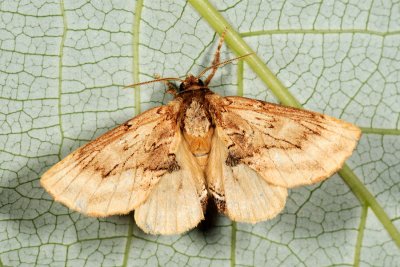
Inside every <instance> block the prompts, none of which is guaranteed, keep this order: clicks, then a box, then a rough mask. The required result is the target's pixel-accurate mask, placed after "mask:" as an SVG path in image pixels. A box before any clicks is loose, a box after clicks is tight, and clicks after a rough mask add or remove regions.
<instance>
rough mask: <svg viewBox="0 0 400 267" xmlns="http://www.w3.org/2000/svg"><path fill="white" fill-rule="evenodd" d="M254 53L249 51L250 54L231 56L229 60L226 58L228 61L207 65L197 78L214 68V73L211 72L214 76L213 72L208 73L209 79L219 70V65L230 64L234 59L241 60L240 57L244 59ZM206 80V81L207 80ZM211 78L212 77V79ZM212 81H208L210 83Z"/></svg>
mask: <svg viewBox="0 0 400 267" xmlns="http://www.w3.org/2000/svg"><path fill="white" fill-rule="evenodd" d="M253 54H254V53H248V54H246V55H243V56H240V57H235V58H231V59H228V60H226V61H223V62H221V63H218V64H216V65H212V66H210V67H207V68H205V69H204V70H203V71H202V72H201V73H200V74H199V76H197V78H200V77H201V76H203V75H204V73H206V72H207V71H209V70H210V69H213V73H211V74H212V76H211V74H210V75H208V77H207V80H208V78H209V77H210V76H211V78H212V77H213V76H214V74H215V72H216V71H217V69H218V68H219V67H222V66H224V65H226V64H229V63H232V62H233V61H235V60H239V59H242V58H244V57H248V56H251V55H253ZM207 80H206V81H207ZM210 80H211V79H210ZM209 82H210V81H208V83H209ZM208 83H206V82H205V84H206V85H207V84H208Z"/></svg>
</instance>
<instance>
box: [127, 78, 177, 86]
mask: <svg viewBox="0 0 400 267" xmlns="http://www.w3.org/2000/svg"><path fill="white" fill-rule="evenodd" d="M171 80H172V81H181V82H183V80H182V79H180V78H176V77H170V78H157V79H155V80H151V81H147V82H141V83H134V84H130V85H127V86H124V88H130V87H136V86H140V85H145V84H149V83H156V82H164V81H167V82H168V81H171Z"/></svg>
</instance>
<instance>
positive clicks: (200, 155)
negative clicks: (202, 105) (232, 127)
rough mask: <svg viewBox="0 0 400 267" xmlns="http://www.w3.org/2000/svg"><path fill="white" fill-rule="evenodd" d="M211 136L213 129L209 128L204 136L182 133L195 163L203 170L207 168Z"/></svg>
mask: <svg viewBox="0 0 400 267" xmlns="http://www.w3.org/2000/svg"><path fill="white" fill-rule="evenodd" d="M213 134H214V129H213V128H211V127H210V128H209V130H208V132H207V133H206V134H205V135H204V136H194V135H191V134H189V133H187V132H185V131H184V132H183V137H184V138H185V140H186V142H187V143H188V145H189V149H190V152H192V154H193V156H195V158H196V160H197V163H198V164H199V165H200V167H201V168H202V169H203V170H204V168H205V167H206V166H207V162H208V154H209V153H210V150H211V139H212V136H213Z"/></svg>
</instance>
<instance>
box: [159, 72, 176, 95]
mask: <svg viewBox="0 0 400 267" xmlns="http://www.w3.org/2000/svg"><path fill="white" fill-rule="evenodd" d="M154 78H155V79H156V80H157V79H161V76H160V75H159V74H154ZM162 82H163V83H165V85H166V86H167V91H166V92H167V93H169V94H171V95H173V96H176V95H177V93H178V88H177V87H176V85H175V84H173V83H171V82H170V81H165V80H164V81H162Z"/></svg>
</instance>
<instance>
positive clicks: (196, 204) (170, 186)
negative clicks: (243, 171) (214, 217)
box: [135, 142, 207, 235]
mask: <svg viewBox="0 0 400 267" xmlns="http://www.w3.org/2000/svg"><path fill="white" fill-rule="evenodd" d="M176 160H177V162H178V165H179V169H177V170H175V171H172V172H170V173H166V174H164V175H163V176H162V177H161V178H160V182H159V183H158V184H157V185H156V186H155V187H154V189H153V190H152V192H151V193H150V195H149V197H148V198H147V199H146V201H145V202H144V203H143V204H142V205H140V206H139V207H138V208H137V209H136V211H135V221H136V223H137V225H138V226H139V227H140V228H141V229H142V230H143V231H144V232H146V233H151V234H163V235H170V234H179V233H183V232H186V231H188V230H190V229H192V228H194V227H196V226H197V225H198V224H199V222H200V221H201V220H203V219H204V213H203V210H204V209H205V205H206V201H207V190H206V188H205V184H204V174H203V172H202V170H201V168H200V166H199V165H198V164H197V163H196V159H195V158H194V157H193V155H192V154H191V153H190V151H189V148H188V147H187V144H186V143H185V142H181V143H180V146H179V150H178V151H177V154H176Z"/></svg>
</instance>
